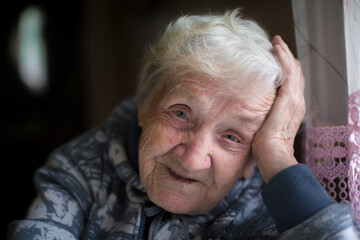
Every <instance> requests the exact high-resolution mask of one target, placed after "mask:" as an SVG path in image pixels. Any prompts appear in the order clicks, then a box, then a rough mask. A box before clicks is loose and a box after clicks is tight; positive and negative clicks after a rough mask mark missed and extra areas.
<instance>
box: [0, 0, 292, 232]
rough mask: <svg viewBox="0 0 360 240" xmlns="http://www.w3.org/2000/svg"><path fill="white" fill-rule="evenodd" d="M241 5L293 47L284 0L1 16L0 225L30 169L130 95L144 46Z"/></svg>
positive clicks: (26, 185)
mask: <svg viewBox="0 0 360 240" xmlns="http://www.w3.org/2000/svg"><path fill="white" fill-rule="evenodd" d="M236 7H242V8H243V15H244V16H246V17H250V18H253V19H254V20H256V21H257V22H258V23H259V24H260V25H261V26H263V27H264V28H265V29H266V30H267V31H268V33H269V35H270V36H273V35H275V34H280V35H281V36H282V37H283V39H284V40H285V41H286V42H287V43H288V45H289V47H290V49H291V50H292V51H293V52H294V53H295V40H294V29H293V16H292V9H291V0H276V1H268V0H237V1H235V0H222V1H218V0H210V1H205V0H195V1H194V0H181V1H175V0H137V1H120V0H106V1H100V0H88V1H84V0H73V1H66V0H65V1H57V2H54V1H46V0H18V1H8V2H7V5H6V7H4V8H2V14H1V15H0V18H1V22H2V26H3V27H2V28H1V37H0V41H1V44H0V46H1V50H0V74H1V76H0V79H1V86H0V112H1V118H0V146H1V148H0V149H1V158H2V161H3V163H4V167H3V171H2V175H1V178H2V179H1V182H2V183H3V184H4V185H3V186H4V189H3V190H4V191H3V194H2V196H3V199H4V201H5V202H4V205H3V206H4V207H5V208H4V210H3V215H5V216H3V217H2V221H3V223H2V224H1V228H2V229H1V232H2V234H3V236H4V238H5V236H6V228H7V225H8V223H9V222H11V221H14V220H16V219H22V218H23V217H24V215H25V213H26V210H27V208H28V206H29V204H30V203H31V201H32V199H33V198H34V197H35V195H36V191H35V188H34V186H33V175H34V172H35V170H36V169H37V168H38V167H39V166H41V165H43V164H44V163H45V161H46V159H47V157H48V155H49V154H50V152H51V151H53V150H54V149H55V148H57V147H58V146H59V145H61V144H64V143H66V142H67V141H69V140H70V139H72V138H73V137H75V136H77V135H79V134H81V133H82V132H84V131H86V130H88V129H90V128H93V127H96V126H98V125H100V124H101V123H102V122H103V121H104V120H105V118H106V116H107V115H108V114H109V113H110V112H111V110H112V109H113V108H114V107H115V105H116V104H117V103H119V102H120V101H122V100H123V99H125V98H128V97H131V96H133V94H134V91H135V87H136V81H137V72H138V64H139V61H140V59H141V56H142V53H143V52H144V49H145V48H146V46H148V45H149V44H150V43H152V42H153V41H154V40H156V39H157V38H158V36H159V35H160V34H161V33H162V31H163V29H164V28H165V26H166V25H167V23H169V22H170V21H171V20H172V19H174V18H175V17H178V16H180V15H181V14H185V13H189V14H201V13H209V12H219V11H220V12H222V11H223V10H226V9H230V8H236Z"/></svg>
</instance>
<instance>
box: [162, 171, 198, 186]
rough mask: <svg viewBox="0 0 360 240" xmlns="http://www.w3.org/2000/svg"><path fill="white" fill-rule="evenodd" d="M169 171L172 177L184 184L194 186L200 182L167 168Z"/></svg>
mask: <svg viewBox="0 0 360 240" xmlns="http://www.w3.org/2000/svg"><path fill="white" fill-rule="evenodd" d="M167 169H168V172H169V174H170V176H171V177H173V178H174V179H175V180H177V181H179V182H182V183H185V184H192V183H196V182H199V181H198V180H196V179H192V178H188V177H186V176H184V175H182V174H181V173H179V172H176V171H175V170H173V169H172V168H170V167H167Z"/></svg>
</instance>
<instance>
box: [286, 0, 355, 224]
mask: <svg viewBox="0 0 360 240" xmlns="http://www.w3.org/2000/svg"><path fill="white" fill-rule="evenodd" d="M292 7H293V16H294V28H295V39H296V48H297V56H298V59H299V60H300V62H301V64H302V67H303V71H304V76H305V78H306V88H305V101H306V106H307V113H306V115H305V119H304V125H305V135H306V140H305V152H306V154H305V155H306V160H305V161H306V164H307V165H309V167H310V168H311V170H312V171H313V173H314V174H315V176H316V177H317V178H318V180H319V181H320V183H321V184H322V186H323V187H324V188H325V189H326V190H327V191H328V193H329V195H330V196H331V197H332V198H333V199H334V200H336V201H338V202H340V201H343V200H350V201H351V203H352V205H353V208H354V212H355V215H356V216H357V218H358V219H359V220H360V123H359V119H360V115H359V113H360V0H343V1H339V0H292Z"/></svg>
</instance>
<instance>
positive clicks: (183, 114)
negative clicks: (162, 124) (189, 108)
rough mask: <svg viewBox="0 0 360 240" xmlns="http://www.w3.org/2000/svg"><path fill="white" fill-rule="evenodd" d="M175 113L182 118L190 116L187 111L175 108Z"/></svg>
mask: <svg viewBox="0 0 360 240" xmlns="http://www.w3.org/2000/svg"><path fill="white" fill-rule="evenodd" d="M174 113H175V115H176V116H178V117H179V118H182V119H188V118H189V117H188V115H187V114H186V112H185V111H182V110H175V111H174Z"/></svg>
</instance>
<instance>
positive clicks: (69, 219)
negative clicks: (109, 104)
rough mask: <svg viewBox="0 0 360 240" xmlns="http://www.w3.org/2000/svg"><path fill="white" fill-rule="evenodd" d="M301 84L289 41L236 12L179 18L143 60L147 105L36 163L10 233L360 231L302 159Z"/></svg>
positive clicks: (117, 115) (140, 94)
mask: <svg viewBox="0 0 360 240" xmlns="http://www.w3.org/2000/svg"><path fill="white" fill-rule="evenodd" d="M280 85H281V87H280ZM303 90H304V78H303V75H302V72H301V67H300V64H299V63H298V61H297V60H296V59H294V57H293V55H292V54H291V52H290V51H289V49H288V47H287V46H286V44H285V43H284V42H283V41H282V40H281V38H280V37H279V36H276V37H274V38H273V40H272V43H270V41H269V39H268V37H267V35H266V33H265V32H264V31H263V30H262V29H261V28H260V27H259V26H258V25H257V24H256V23H254V22H253V21H250V20H244V19H242V18H241V17H239V14H238V11H237V10H235V11H230V12H226V13H225V14H224V15H212V16H184V17H180V18H179V19H177V20H176V21H174V22H173V23H171V24H170V25H169V26H168V27H167V29H166V31H165V33H164V35H163V36H162V38H161V39H160V40H159V41H158V42H157V43H156V44H155V45H154V46H153V47H151V48H150V49H149V50H148V52H147V53H146V54H145V57H144V62H143V65H142V70H141V73H140V82H139V87H138V90H137V94H136V101H135V100H134V99H130V100H127V101H125V102H123V103H121V104H120V105H119V106H118V107H117V108H116V109H115V111H114V113H113V114H112V115H111V116H110V117H109V119H108V121H107V122H106V123H105V124H104V126H102V127H99V128H97V129H94V130H92V131H91V132H89V133H87V134H85V135H83V136H81V137H79V138H77V139H76V140H74V141H71V142H70V143H68V144H66V145H64V146H62V147H60V148H59V149H58V150H57V151H55V152H54V153H53V154H52V156H51V157H50V159H49V162H48V164H47V165H46V166H45V167H44V168H41V169H39V170H38V171H37V173H36V176H35V183H36V186H37V189H38V193H39V195H38V197H37V198H36V199H35V201H34V202H33V204H32V206H31V207H30V209H29V211H28V213H27V217H26V219H25V220H21V221H16V222H13V223H11V224H10V226H9V231H8V238H9V239H202V238H204V239H276V238H278V237H279V235H280V237H281V238H282V239H299V238H301V239H320V238H323V237H324V238H325V237H326V236H328V237H329V239H344V238H346V239H351V238H354V239H356V238H357V236H356V235H357V232H356V231H355V227H354V224H353V220H352V214H351V209H350V207H349V205H348V204H346V203H344V204H337V203H333V202H332V200H331V199H330V198H329V196H328V195H327V194H326V192H325V191H324V190H323V189H322V187H321V186H320V185H319V183H318V182H317V180H316V179H315V177H314V176H313V175H312V174H311V172H310V170H309V169H308V168H307V167H306V166H305V165H301V164H298V163H297V161H296V159H295V158H294V155H293V142H294V137H295V134H296V132H297V130H298V128H299V125H300V123H301V121H302V118H303V115H304V112H305V106H304V98H303ZM255 165H256V167H255Z"/></svg>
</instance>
